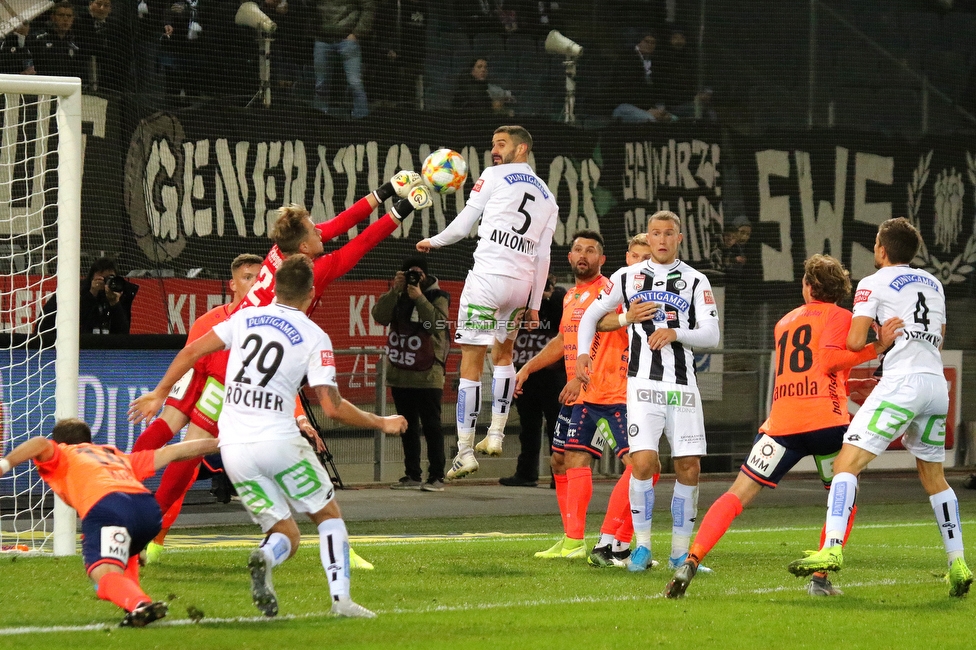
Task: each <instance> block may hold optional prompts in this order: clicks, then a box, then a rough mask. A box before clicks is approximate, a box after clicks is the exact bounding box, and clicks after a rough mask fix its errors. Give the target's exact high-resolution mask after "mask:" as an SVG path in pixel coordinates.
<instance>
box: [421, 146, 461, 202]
mask: <svg viewBox="0 0 976 650" xmlns="http://www.w3.org/2000/svg"><path fill="white" fill-rule="evenodd" d="M420 175H421V176H422V177H423V179H424V182H425V183H427V185H429V186H430V188H431V189H433V190H434V191H435V192H437V193H438V194H453V193H454V192H457V191H458V190H459V189H461V187H463V186H464V181H465V179H467V178H468V163H466V162H464V158H462V157H461V154H459V153H458V152H456V151H453V150H451V149H438V150H437V151H435V152H433V153H432V154H430V155H429V156H427V160H425V161H424V166H423V167H421V168H420Z"/></svg>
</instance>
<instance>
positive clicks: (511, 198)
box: [430, 163, 559, 309]
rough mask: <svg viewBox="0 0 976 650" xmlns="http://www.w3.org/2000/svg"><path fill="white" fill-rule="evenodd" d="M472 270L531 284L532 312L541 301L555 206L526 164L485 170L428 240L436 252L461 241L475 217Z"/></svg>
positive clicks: (554, 226)
mask: <svg viewBox="0 0 976 650" xmlns="http://www.w3.org/2000/svg"><path fill="white" fill-rule="evenodd" d="M479 216H480V217H481V225H480V226H479V227H478V247H477V249H475V252H474V268H473V269H472V270H473V271H474V272H475V273H477V274H479V275H503V276H506V277H510V278H520V279H523V280H529V281H531V282H532V284H533V286H534V287H535V289H534V290H533V295H532V304H531V305H530V307H531V308H533V309H538V308H539V304H540V303H541V301H542V290H543V288H544V287H545V282H546V277H547V275H548V273H549V250H550V247H551V245H552V236H553V234H554V233H555V232H556V221H557V219H558V216H559V208H558V206H557V205H556V199H555V197H553V195H552V192H551V191H550V190H549V187H548V186H546V184H545V182H544V181H543V180H542V179H541V178H539V177H538V176H536V174H535V172H534V171H532V168H531V167H529V165H528V164H527V163H509V164H507V165H495V166H494V167H489V168H488V169H486V170H485V171H484V172H483V173H482V174H481V178H479V179H478V181H477V182H476V183H475V185H474V188H472V190H471V194H470V195H469V196H468V201H467V204H466V205H465V206H464V209H463V210H461V212H460V213H458V216H457V217H455V219H454V221H452V222H451V224H450V225H449V226H448V227H447V228H446V229H445V230H444V231H443V232H442V233H440V234H439V235H436V236H435V237H432V238H431V240H430V241H431V244H432V245H433V246H434V247H435V248H439V247H441V246H447V245H449V244H453V243H454V242H457V241H460V240H461V239H462V238H463V237H465V236H467V235H468V233H470V232H471V228H472V227H473V226H474V223H475V221H477V219H478V217H479Z"/></svg>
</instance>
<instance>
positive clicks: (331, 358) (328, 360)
mask: <svg viewBox="0 0 976 650" xmlns="http://www.w3.org/2000/svg"><path fill="white" fill-rule="evenodd" d="M319 354H320V355H321V357H322V365H323V366H333V367H334V366H335V355H334V354H333V353H332V350H321V351H319Z"/></svg>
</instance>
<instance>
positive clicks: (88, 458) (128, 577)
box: [0, 418, 217, 627]
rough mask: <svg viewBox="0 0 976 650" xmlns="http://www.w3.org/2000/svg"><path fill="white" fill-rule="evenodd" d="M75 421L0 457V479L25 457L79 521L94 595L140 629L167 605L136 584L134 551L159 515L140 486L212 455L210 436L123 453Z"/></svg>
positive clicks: (153, 530)
mask: <svg viewBox="0 0 976 650" xmlns="http://www.w3.org/2000/svg"><path fill="white" fill-rule="evenodd" d="M91 441H92V436H91V429H89V428H88V425H87V424H85V423H84V422H82V421H81V420H76V419H73V418H69V419H65V420H60V421H59V422H58V423H57V424H55V425H54V429H53V430H52V431H51V440H48V439H47V438H44V437H41V436H38V437H36V438H31V439H30V440H28V441H27V442H25V443H23V444H21V445H18V446H17V447H16V448H15V449H14V450H13V451H11V452H10V454H9V455H7V456H6V457H5V458H2V459H0V475H2V474H5V473H7V472H8V471H10V468H11V467H14V466H15V465H17V464H19V463H22V462H24V461H26V460H32V459H33V461H34V464H35V465H37V473H38V474H39V475H40V477H41V478H42V479H44V481H45V482H46V483H47V484H48V485H49V486H50V487H51V489H52V490H54V493H55V494H57V495H58V496H59V497H61V499H62V500H63V501H64V502H65V503H67V504H68V505H69V506H71V507H72V508H74V509H75V510H77V511H78V516H80V517H81V532H82V537H83V542H82V557H83V559H84V562H85V570H86V571H87V572H88V577H89V578H91V580H92V582H94V583H95V593H97V594H98V597H99V598H101V599H102V600H108V601H111V602H113V603H115V604H116V605H118V606H119V607H121V608H122V609H124V610H125V611H126V615H125V618H124V619H122V623H121V626H122V627H143V626H145V625H147V624H149V623H152V622H153V621H155V620H157V619H160V618H162V617H164V616H166V610H167V605H166V603H165V602H162V601H155V602H153V600H152V599H151V598H149V596H147V595H146V593H145V592H144V591H143V590H142V587H140V586H139V552H140V551H141V550H142V549H143V548H144V547H145V546H146V544H148V543H149V540H151V539H152V538H153V536H154V535H155V534H156V533H158V532H159V528H160V525H161V524H162V514H161V513H160V511H159V507H158V506H157V505H156V502H155V501H154V500H153V498H152V496H151V495H150V494H149V490H147V489H146V488H145V487H144V486H143V485H142V483H141V482H140V481H143V480H145V479H147V478H149V477H150V476H152V475H153V474H155V473H156V470H158V469H160V468H162V467H164V466H165V465H166V464H167V463H169V462H171V461H176V460H185V459H194V460H193V462H197V460H198V457H199V456H203V455H205V454H210V453H213V452H215V451H217V443H216V441H215V440H213V439H208V440H194V441H193V442H182V443H179V444H176V445H169V446H168V447H163V448H162V449H158V450H155V451H142V452H134V453H132V454H124V453H122V452H121V451H119V450H118V449H116V448H115V447H112V446H110V445H93V444H91Z"/></svg>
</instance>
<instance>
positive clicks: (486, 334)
mask: <svg viewBox="0 0 976 650" xmlns="http://www.w3.org/2000/svg"><path fill="white" fill-rule="evenodd" d="M532 287H533V284H532V282H531V281H529V280H520V279H517V278H510V277H507V276H504V275H478V274H476V273H475V272H474V271H468V277H467V278H465V280H464V289H463V290H462V291H461V303H460V305H459V306H458V324H457V332H456V333H455V334H454V341H455V342H456V343H460V344H461V345H491V344H492V343H493V342H494V341H504V340H506V339H514V338H515V336H516V335H517V334H518V329H519V326H518V321H519V320H520V319H521V315H522V312H523V311H525V307H526V305H528V303H529V296H530V295H531V294H532Z"/></svg>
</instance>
